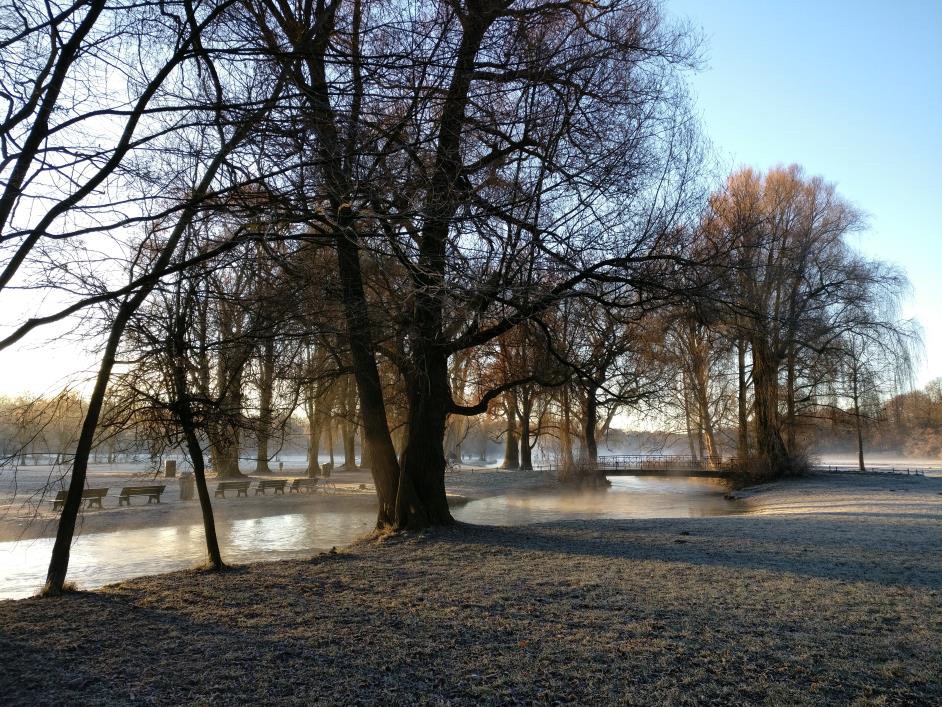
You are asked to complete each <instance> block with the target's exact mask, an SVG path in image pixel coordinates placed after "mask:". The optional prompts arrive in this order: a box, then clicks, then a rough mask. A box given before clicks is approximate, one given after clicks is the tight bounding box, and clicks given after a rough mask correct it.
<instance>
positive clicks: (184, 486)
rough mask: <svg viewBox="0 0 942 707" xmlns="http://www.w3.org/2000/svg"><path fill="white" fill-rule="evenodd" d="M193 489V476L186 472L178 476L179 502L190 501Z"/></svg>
mask: <svg viewBox="0 0 942 707" xmlns="http://www.w3.org/2000/svg"><path fill="white" fill-rule="evenodd" d="M195 489H196V483H195V482H194V480H193V474H191V473H186V472H184V473H183V474H180V500H181V501H192V500H193V491H194V490H195Z"/></svg>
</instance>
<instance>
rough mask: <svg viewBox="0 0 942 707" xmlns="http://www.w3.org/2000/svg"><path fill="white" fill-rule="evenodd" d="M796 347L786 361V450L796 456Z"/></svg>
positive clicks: (791, 349) (789, 348)
mask: <svg viewBox="0 0 942 707" xmlns="http://www.w3.org/2000/svg"><path fill="white" fill-rule="evenodd" d="M795 385H796V378H795V346H794V344H792V345H790V346H789V347H788V355H787V356H786V359H785V449H786V450H788V453H789V454H794V453H795V450H796V447H795Z"/></svg>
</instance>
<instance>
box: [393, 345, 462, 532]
mask: <svg viewBox="0 0 942 707" xmlns="http://www.w3.org/2000/svg"><path fill="white" fill-rule="evenodd" d="M414 360H415V363H416V364H417V365H416V371H417V373H415V374H414V375H415V379H413V380H410V381H409V384H410V385H409V432H408V437H407V441H406V448H405V450H404V451H403V453H402V473H401V474H400V478H399V494H398V497H397V498H396V521H397V522H396V525H397V527H400V528H424V527H427V526H429V525H447V524H450V523H452V522H454V520H453V519H452V517H451V512H450V511H449V510H448V500H447V498H446V496H445V454H444V448H443V440H444V437H445V421H446V418H447V415H448V406H449V403H450V402H451V391H450V388H449V385H448V359H447V357H446V356H445V354H444V353H442V352H441V351H439V350H438V349H437V348H436V347H434V346H421V345H420V346H418V347H417V348H416V351H415V354H414Z"/></svg>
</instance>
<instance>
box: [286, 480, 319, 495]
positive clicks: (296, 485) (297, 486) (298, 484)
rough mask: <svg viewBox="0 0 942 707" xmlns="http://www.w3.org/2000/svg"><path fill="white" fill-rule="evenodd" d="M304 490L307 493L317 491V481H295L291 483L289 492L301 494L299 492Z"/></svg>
mask: <svg viewBox="0 0 942 707" xmlns="http://www.w3.org/2000/svg"><path fill="white" fill-rule="evenodd" d="M302 489H304V490H305V491H307V492H313V491H316V490H317V479H295V480H294V481H292V482H291V490H292V491H295V492H297V493H301V490H302Z"/></svg>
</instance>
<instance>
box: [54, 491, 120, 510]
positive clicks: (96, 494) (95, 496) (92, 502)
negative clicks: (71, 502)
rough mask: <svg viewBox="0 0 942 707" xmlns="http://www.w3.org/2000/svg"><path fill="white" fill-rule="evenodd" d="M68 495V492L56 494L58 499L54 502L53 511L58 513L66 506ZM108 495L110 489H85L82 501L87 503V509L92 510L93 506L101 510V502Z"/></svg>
mask: <svg viewBox="0 0 942 707" xmlns="http://www.w3.org/2000/svg"><path fill="white" fill-rule="evenodd" d="M67 493H68V492H67V491H60V492H59V493H57V494H56V498H55V500H54V501H53V502H52V510H54V511H57V510H59V509H60V508H62V507H63V506H64V505H65V497H66V494H67ZM107 495H108V489H85V490H84V491H82V500H83V501H84V502H85V507H86V508H91V507H92V506H98V507H99V508H101V507H102V505H101V500H102V499H103V498H104V497H105V496H107Z"/></svg>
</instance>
